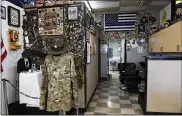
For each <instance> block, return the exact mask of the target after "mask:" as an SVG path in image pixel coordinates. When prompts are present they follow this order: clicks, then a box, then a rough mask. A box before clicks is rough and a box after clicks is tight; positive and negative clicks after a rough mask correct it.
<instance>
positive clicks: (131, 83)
mask: <svg viewBox="0 0 182 116" xmlns="http://www.w3.org/2000/svg"><path fill="white" fill-rule="evenodd" d="M119 69H120V82H121V83H122V84H124V85H125V87H123V88H122V90H127V91H128V92H138V84H140V83H141V77H140V76H139V73H140V72H141V71H139V70H136V65H135V64H134V63H126V64H125V63H122V64H120V68H119Z"/></svg>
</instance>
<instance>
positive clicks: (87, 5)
mask: <svg viewBox="0 0 182 116" xmlns="http://www.w3.org/2000/svg"><path fill="white" fill-rule="evenodd" d="M84 3H85V5H86V7H87V8H88V10H89V11H91V8H90V5H89V4H88V1H84Z"/></svg>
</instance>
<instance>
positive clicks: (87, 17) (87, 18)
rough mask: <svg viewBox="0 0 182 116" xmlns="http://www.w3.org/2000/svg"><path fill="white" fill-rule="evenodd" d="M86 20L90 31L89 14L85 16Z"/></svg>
mask: <svg viewBox="0 0 182 116" xmlns="http://www.w3.org/2000/svg"><path fill="white" fill-rule="evenodd" d="M86 20H87V28H88V29H90V25H91V18H90V16H89V14H87V15H86Z"/></svg>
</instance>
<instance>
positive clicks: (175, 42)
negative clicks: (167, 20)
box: [167, 21, 182, 52]
mask: <svg viewBox="0 0 182 116" xmlns="http://www.w3.org/2000/svg"><path fill="white" fill-rule="evenodd" d="M168 28H169V29H168V30H169V31H168V32H167V33H168V34H167V35H168V39H169V42H170V52H182V21H180V22H178V23H176V24H174V25H172V26H170V27H168ZM169 33H170V34H169Z"/></svg>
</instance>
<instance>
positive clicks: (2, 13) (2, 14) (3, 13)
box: [1, 6, 6, 19]
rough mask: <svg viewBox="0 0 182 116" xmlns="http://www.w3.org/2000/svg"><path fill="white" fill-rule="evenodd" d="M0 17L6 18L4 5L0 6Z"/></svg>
mask: <svg viewBox="0 0 182 116" xmlns="http://www.w3.org/2000/svg"><path fill="white" fill-rule="evenodd" d="M1 19H6V7H4V6H1Z"/></svg>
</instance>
